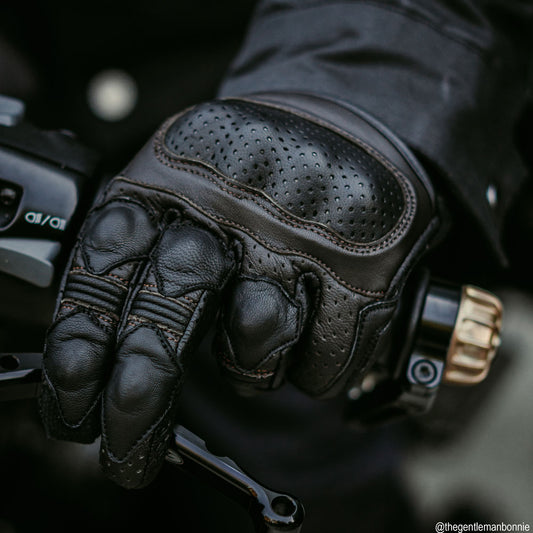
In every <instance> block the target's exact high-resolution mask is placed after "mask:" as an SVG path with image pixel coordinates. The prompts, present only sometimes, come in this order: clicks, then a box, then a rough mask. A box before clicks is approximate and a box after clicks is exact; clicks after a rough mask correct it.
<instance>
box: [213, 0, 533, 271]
mask: <svg viewBox="0 0 533 533" xmlns="http://www.w3.org/2000/svg"><path fill="white" fill-rule="evenodd" d="M532 17H533V5H532V4H531V3H529V2H525V1H523V2H521V1H518V0H493V1H490V0H485V1H482V0H478V1H474V0H440V1H432V2H426V1H421V0H389V1H381V0H345V1H340V0H339V1H337V0H336V1H331V0H264V1H262V2H261V3H260V4H259V6H258V8H257V11H256V13H255V17H254V19H253V21H252V23H251V25H250V28H249V32H248V36H247V38H246V40H245V42H244V45H243V47H242V49H241V51H240V53H239V55H238V56H237V58H236V59H235V61H234V63H233V65H232V68H231V69H230V71H229V73H228V76H227V78H226V79H225V81H224V83H223V84H222V87H221V89H220V95H221V96H229V95H242V94H249V93H253V92H262V91H287V90H288V91H304V92H313V93H318V94H322V95H324V96H328V97H331V98H334V99H337V100H344V101H347V102H349V103H351V104H354V105H356V106H358V107H360V108H362V109H363V110H365V111H367V112H369V113H370V114H372V115H374V116H375V117H376V118H378V119H379V120H381V121H382V122H383V123H385V124H386V125H387V126H389V128H391V129H392V130H393V131H394V132H396V133H397V134H398V135H399V136H400V137H401V138H402V139H403V140H404V142H406V143H407V144H408V145H409V146H410V147H411V148H412V149H413V150H414V151H415V152H416V153H417V154H418V155H419V157H420V158H421V159H422V161H423V162H425V163H426V164H427V165H428V166H429V167H430V168H431V169H433V170H434V172H435V175H436V176H438V177H437V178H435V179H436V181H437V182H440V183H441V186H442V189H443V190H444V191H445V193H447V194H449V195H450V197H451V198H452V201H451V202H449V205H450V208H451V210H452V214H453V210H454V208H455V207H457V209H460V208H461V209H466V211H467V212H468V213H470V215H471V218H470V219H469V220H470V222H471V224H472V225H473V226H474V227H476V226H477V229H476V231H478V232H479V231H480V230H481V232H482V235H484V236H485V238H486V241H487V243H488V245H489V247H490V249H491V250H492V251H493V252H494V255H495V256H496V257H497V258H499V260H500V262H501V263H505V253H504V251H503V248H502V245H501V231H502V225H503V219H504V215H505V213H506V211H507V210H508V208H509V205H510V204H511V201H512V199H513V197H514V196H515V195H516V192H517V191H518V190H519V188H520V185H521V184H522V182H523V180H524V178H525V176H526V172H525V169H524V166H523V164H522V162H521V160H520V157H519V155H518V152H517V149H516V147H515V144H514V131H515V127H516V123H517V120H518V118H519V116H520V114H521V112H522V110H523V108H524V106H525V102H526V100H527V96H528V74H529V63H530V61H531V42H530V39H531V34H532V33H533V31H532V27H533V24H532ZM437 186H438V183H437Z"/></svg>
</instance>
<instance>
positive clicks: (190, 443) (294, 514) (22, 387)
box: [0, 353, 304, 533]
mask: <svg viewBox="0 0 533 533" xmlns="http://www.w3.org/2000/svg"><path fill="white" fill-rule="evenodd" d="M41 365H42V354H41V353H10V354H0V401H9V400H15V399H23V398H34V397H37V396H38V394H39V388H40V382H41ZM166 459H167V461H168V462H169V463H171V464H172V465H174V466H177V467H178V468H180V469H181V470H184V471H186V472H188V473H190V474H192V475H194V476H197V477H200V478H202V479H204V480H205V481H207V482H209V483H210V484H212V485H214V486H215V487H216V488H218V489H219V490H221V491H222V492H223V493H224V494H226V495H227V496H228V497H230V498H231V499H232V500H234V501H236V502H237V503H239V504H240V505H242V506H243V507H244V508H245V509H246V510H247V511H248V512H249V513H250V516H251V518H252V520H253V523H254V526H255V530H256V532H257V533H278V532H285V533H299V532H300V530H301V528H302V522H303V519H304V510H303V506H302V504H301V503H300V502H299V501H298V500H297V499H296V498H293V497H292V496H289V495H288V494H283V493H280V492H275V491H272V490H270V489H267V488H266V487H264V486H263V485H261V483H259V482H258V481H256V480H255V479H253V478H251V477H250V476H249V475H248V474H246V473H245V472H244V471H243V470H242V469H241V468H240V467H239V466H238V465H237V464H236V463H235V462H234V461H233V460H231V459H229V458H228V457H219V456H217V455H214V454H212V453H211V452H210V451H209V450H208V449H207V446H206V444H205V442H204V441H203V440H202V439H201V438H200V437H198V436H197V435H195V434H194V433H192V432H191V431H189V430H188V429H186V428H184V427H183V426H179V425H178V426H176V427H175V428H174V438H173V440H172V443H171V446H170V448H169V450H168V453H167V457H166Z"/></svg>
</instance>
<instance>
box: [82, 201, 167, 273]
mask: <svg viewBox="0 0 533 533" xmlns="http://www.w3.org/2000/svg"><path fill="white" fill-rule="evenodd" d="M156 235H157V224H156V223H155V221H154V219H153V215H152V214H151V213H150V212H149V211H148V210H147V209H146V208H144V207H143V206H141V205H140V204H138V203H136V202H133V201H127V200H113V201H111V202H109V203H107V204H105V205H104V206H103V207H100V208H97V209H96V210H95V211H93V213H92V214H91V215H90V216H89V218H88V220H87V222H86V225H85V227H84V230H83V237H82V242H81V250H82V253H83V256H84V259H85V264H86V266H87V268H88V270H89V271H90V272H92V273H97V274H101V273H103V272H105V271H107V270H109V269H111V268H112V267H114V266H116V265H119V264H121V263H122V262H124V261H127V260H132V259H138V258H141V257H143V256H145V255H146V254H147V253H148V251H149V250H150V248H151V246H152V244H153V241H154V239H155V237H156Z"/></svg>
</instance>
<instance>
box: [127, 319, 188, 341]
mask: <svg viewBox="0 0 533 533" xmlns="http://www.w3.org/2000/svg"><path fill="white" fill-rule="evenodd" d="M128 325H129V326H132V327H135V326H144V325H150V326H155V327H157V328H159V329H160V330H161V331H164V332H165V333H167V334H169V333H172V334H174V335H176V336H177V338H176V337H173V336H171V335H168V337H169V339H172V340H173V341H174V342H176V343H177V342H179V340H180V339H181V338H182V337H183V333H180V332H179V331H178V330H176V329H172V328H169V327H168V326H165V325H163V324H160V323H159V322H153V321H151V320H148V319H146V318H143V317H141V316H139V315H130V316H129V317H128Z"/></svg>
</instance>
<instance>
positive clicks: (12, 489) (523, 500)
mask: <svg viewBox="0 0 533 533" xmlns="http://www.w3.org/2000/svg"><path fill="white" fill-rule="evenodd" d="M254 4H255V2H252V1H251V0H235V1H232V2H220V1H207V2H202V3H201V5H200V4H199V3H196V4H195V3H191V2H187V3H186V2H179V1H177V2H168V1H164V0H151V1H150V2H147V3H144V2H143V3H141V2H135V1H131V2H103V1H100V0H94V1H92V2H90V3H74V2H66V1H62V0H47V1H46V2H24V3H21V2H10V1H9V0H6V1H4V2H2V3H1V4H0V94H5V95H9V96H15V97H18V98H20V99H22V100H23V101H24V102H26V105H27V116H28V118H29V119H30V120H31V121H32V122H33V123H34V124H36V125H37V126H39V127H42V128H45V129H68V130H71V131H72V132H74V133H75V134H76V135H77V136H78V138H79V139H80V141H82V142H83V143H85V144H87V145H88V146H90V147H92V148H94V149H95V150H96V151H97V152H98V153H99V154H101V157H102V166H101V168H102V173H103V174H104V175H112V174H113V173H115V172H117V171H119V170H120V169H121V167H122V166H123V165H124V164H126V163H127V161H128V160H129V159H130V158H131V157H132V156H133V155H134V154H135V152H136V151H137V150H138V149H139V148H140V147H141V146H142V144H143V143H144V142H145V141H146V139H147V138H148V136H149V135H150V134H151V133H152V132H153V131H154V130H155V129H156V128H157V126H158V125H159V124H160V123H161V122H162V121H163V120H164V119H165V118H166V117H168V116H169V115H171V114H173V113H175V112H177V111H179V110H181V109H183V108H185V107H187V106H189V105H192V104H194V103H198V102H201V101H203V100H206V99H209V98H211V97H213V95H214V94H215V93H216V88H217V86H218V84H219V83H220V80H221V79H222V77H223V75H224V72H225V71H226V70H227V68H228V66H229V64H230V62H231V59H232V58H233V57H234V55H235V53H236V52H237V50H238V48H239V45H240V43H241V42H242V39H243V38H244V36H245V30H246V25H247V22H248V20H249V17H250V16H251V13H252V10H253V7H254ZM532 125H533V120H531V112H530V111H527V112H526V113H525V115H524V120H523V122H522V123H521V124H520V125H519V128H518V130H517V140H518V142H519V145H520V147H521V150H522V152H523V155H524V159H525V160H526V161H527V162H528V163H530V164H531V158H532V157H533V150H532V149H531V148H532V144H531V138H532V136H531V131H532ZM530 182H531V180H530ZM532 202H533V194H532V187H531V184H529V185H527V186H526V188H525V189H524V191H523V192H522V194H521V195H520V197H519V198H518V199H517V203H516V206H515V208H514V209H513V210H512V211H511V215H510V217H509V221H508V225H507V229H506V233H505V236H504V238H505V241H506V244H507V248H508V250H509V256H510V258H511V266H510V268H509V269H507V270H505V271H503V272H495V271H493V270H492V269H487V270H486V271H485V270H484V269H483V266H482V262H481V261H480V262H478V263H476V264H473V265H472V268H471V269H470V270H471V271H472V272H476V273H477V276H476V277H475V279H470V278H468V279H461V280H460V281H461V282H476V283H479V284H483V286H485V287H486V288H489V289H492V290H494V292H496V293H497V294H498V295H499V296H500V297H501V298H502V299H503V301H504V306H505V316H504V332H503V344H502V349H501V351H500V356H499V357H498V360H497V364H495V369H494V372H493V375H492V376H491V380H490V383H489V384H487V385H486V386H483V387H482V388H481V387H480V389H479V390H478V391H475V393H474V394H472V395H469V396H468V397H463V396H461V397H460V398H459V399H457V398H456V396H454V392H453V391H451V392H449V391H448V392H446V396H447V397H448V398H450V396H451V397H452V401H451V402H449V403H448V404H447V405H442V406H436V409H437V410H438V412H439V413H442V412H444V413H445V414H447V417H448V418H447V420H448V421H449V422H450V423H449V424H448V425H446V424H445V423H443V422H442V418H438V417H437V418H438V420H439V422H438V423H436V422H435V420H436V418H435V417H432V415H429V416H427V417H424V418H423V419H421V420H417V421H415V422H407V423H404V424H403V425H402V427H401V429H400V431H401V432H402V433H403V434H405V435H407V445H406V446H404V447H403V448H402V450H401V454H402V456H401V476H402V479H403V486H402V490H403V491H404V492H405V497H406V498H407V499H408V500H409V502H411V503H412V506H413V508H414V512H415V513H416V514H417V516H418V517H419V521H420V523H421V530H422V531H432V530H433V526H434V523H435V522H436V521H446V520H449V521H455V522H458V523H459V522H464V523H469V522H474V521H479V522H499V521H504V522H510V523H522V522H527V523H529V524H531V526H532V527H533V423H532V421H533V395H532V392H531V391H532V390H533V354H532V352H533V328H532V327H531V324H532V323H533V291H532V288H533V286H532V283H531V279H530V276H531V268H530V265H531V257H530V255H529V247H530V245H531V243H532V242H533V209H531V206H532V205H533V203H532ZM463 230H464V228H461V231H463ZM469 242H470V246H475V241H474V244H472V241H469ZM474 255H475V254H474ZM480 257H482V255H480ZM480 265H481V266H480ZM467 270H469V269H467ZM440 274H441V275H446V272H440ZM53 298H54V295H53V294H51V293H47V294H44V293H43V298H42V301H41V302H40V305H41V307H42V308H41V307H39V309H34V313H33V314H34V316H33V317H31V318H30V319H29V321H30V322H31V326H27V325H26V324H22V325H21V324H20V323H17V324H9V323H8V319H7V318H6V319H4V322H3V323H2V324H1V325H0V342H2V343H3V348H2V351H4V350H6V349H16V348H17V347H18V346H20V347H18V349H19V350H24V349H27V350H30V351H31V350H39V349H41V344H42V338H43V335H44V328H45V326H46V324H47V323H48V321H49V319H50V315H51V312H52V308H53ZM4 304H5V302H4ZM10 305H11V304H10ZM0 307H2V305H1V302H0ZM12 312H15V311H14V309H13V308H12V307H9V306H6V305H4V308H3V309H2V310H1V312H0V315H1V316H3V317H6V316H8V315H9V314H10V313H12ZM24 312H26V311H24ZM26 318H28V317H27V316H26ZM19 342H20V343H21V344H20V345H18V344H17V343H19ZM22 344H24V346H22ZM453 398H456V399H455V400H453ZM234 459H235V460H237V462H238V461H239V458H238V457H234ZM252 474H253V472H252ZM353 475H354V476H357V473H354V474H353ZM0 480H1V482H2V496H1V497H0V533H19V532H26V531H34V530H36V529H37V528H38V529H39V530H40V531H43V530H44V531H48V530H50V531H52V530H54V531H58V532H63V531H72V530H74V529H75V530H76V531H94V530H95V529H98V530H111V529H113V530H129V531H130V532H135V531H144V530H147V529H148V528H150V530H151V531H154V530H155V531H157V530H158V529H159V528H161V529H162V528H163V527H165V528H167V527H168V523H169V522H168V520H169V519H168V516H169V510H176V509H178V508H179V511H174V512H173V513H171V516H172V519H171V520H172V521H175V523H171V524H170V526H172V527H174V526H175V528H176V529H179V527H180V526H183V524H184V523H190V524H195V523H196V524H201V523H202V522H203V521H205V520H207V518H206V516H205V515H206V512H207V514H208V515H212V516H216V517H217V518H216V520H215V521H214V523H215V524H218V526H219V527H218V530H219V531H223V530H228V531H236V532H239V531H241V529H239V528H241V527H242V528H246V527H249V524H248V522H247V520H248V519H247V517H246V515H245V514H244V513H242V512H241V511H240V510H239V509H238V508H236V507H235V506H234V505H233V504H232V503H231V502H229V501H226V500H224V499H223V498H222V499H219V498H218V496H217V495H216V493H215V491H214V490H213V489H211V488H210V487H206V486H204V485H202V484H201V483H197V482H194V480H190V479H188V478H185V477H184V476H182V475H180V474H179V473H178V472H175V471H174V470H173V469H172V468H170V467H168V466H167V467H165V468H164V470H163V472H162V474H161V475H160V477H159V478H158V480H157V481H156V482H155V483H154V484H153V485H152V486H151V487H149V488H148V489H144V490H142V491H134V492H128V491H125V490H122V489H120V488H119V487H116V486H114V485H113V484H112V483H111V482H108V481H107V480H105V479H103V477H102V476H101V474H100V470H99V467H98V443H95V444H94V445H90V446H81V445H77V444H70V443H60V442H54V441H48V440H47V439H46V438H45V436H44V434H43V430H42V428H41V425H40V422H39V417H38V412H37V404H36V401H35V400H20V401H16V402H9V403H0ZM273 488H276V487H273ZM184 492H187V493H189V494H190V493H192V494H193V496H194V495H196V496H197V497H196V500H197V502H198V504H197V505H196V506H194V505H193V506H188V505H181V506H179V507H176V506H177V502H179V501H181V498H182V496H181V495H182V494H183V493H184ZM296 496H298V495H296ZM371 497H372V498H373V499H378V500H380V499H381V500H380V505H381V506H382V510H383V512H385V513H386V512H388V509H389V507H391V506H392V505H395V503H393V502H392V501H388V500H387V498H388V496H387V495H386V494H384V493H380V492H379V491H378V492H376V493H374V492H373V493H372V494H371ZM193 499H194V498H193ZM361 505H362V507H363V506H364V503H362V504H361ZM409 507H410V506H409ZM224 524H225V525H224ZM223 525H224V527H223ZM224 528H226V529H224ZM190 530H191V531H192V530H193V529H190ZM399 530H400V531H401V530H402V529H401V524H398V528H397V529H395V531H399ZM406 530H410V529H409V528H408V527H407V526H406ZM243 531H245V529H243ZM354 531H355V529H354ZM304 533H305V527H304Z"/></svg>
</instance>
